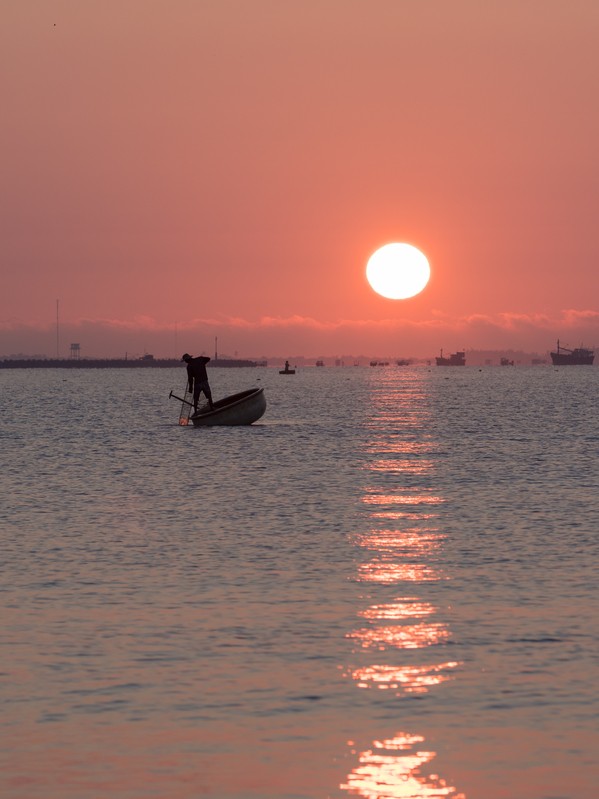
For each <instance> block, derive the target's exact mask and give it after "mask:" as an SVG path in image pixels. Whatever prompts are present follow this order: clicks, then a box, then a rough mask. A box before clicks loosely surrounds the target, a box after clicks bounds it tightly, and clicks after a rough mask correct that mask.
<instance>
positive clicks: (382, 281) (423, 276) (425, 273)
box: [366, 243, 431, 300]
mask: <svg viewBox="0 0 599 799" xmlns="http://www.w3.org/2000/svg"><path fill="white" fill-rule="evenodd" d="M430 276H431V268H430V266H429V263H428V261H427V259H426V256H425V255H424V253H422V252H420V250H418V249H417V248H416V247H412V245H411V244H399V243H394V244H385V246H384V247H380V248H379V249H378V250H377V251H376V252H375V253H373V254H372V255H371V256H370V258H369V260H368V264H367V265H366V277H367V279H368V282H369V283H370V285H371V286H372V288H373V289H374V290H375V291H376V292H377V294H380V295H381V296H383V297H388V298H389V299H390V300H405V299H407V298H408V297H414V296H415V295H416V294H419V293H420V292H421V291H422V289H423V288H424V287H425V286H426V284H427V283H428V281H429V278H430Z"/></svg>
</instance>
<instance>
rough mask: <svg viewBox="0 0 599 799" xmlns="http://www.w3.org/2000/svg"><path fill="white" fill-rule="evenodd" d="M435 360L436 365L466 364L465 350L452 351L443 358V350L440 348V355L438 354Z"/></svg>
mask: <svg viewBox="0 0 599 799" xmlns="http://www.w3.org/2000/svg"><path fill="white" fill-rule="evenodd" d="M435 360H436V361H437V366H466V352H465V351H464V350H462V351H461V352H454V353H453V355H450V356H449V358H445V357H443V350H441V355H438V356H437V357H436V358H435Z"/></svg>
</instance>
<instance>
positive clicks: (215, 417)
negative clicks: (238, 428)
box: [191, 388, 266, 427]
mask: <svg viewBox="0 0 599 799" xmlns="http://www.w3.org/2000/svg"><path fill="white" fill-rule="evenodd" d="M265 410H266V397H265V396H264V389H263V388H250V389H248V390H247V391H241V392H239V394H231V396H230V397H225V398H224V399H221V400H216V402H215V403H214V405H213V407H212V408H208V407H206V408H202V409H201V410H199V411H198V412H197V413H194V414H193V415H192V417H191V421H192V422H193V424H194V425H195V427H207V426H209V425H237V424H252V423H253V422H256V421H257V420H258V419H259V418H260V417H261V416H263V415H264V411H265Z"/></svg>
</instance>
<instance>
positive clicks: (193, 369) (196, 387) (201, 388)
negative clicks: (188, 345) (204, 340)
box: [181, 352, 214, 413]
mask: <svg viewBox="0 0 599 799" xmlns="http://www.w3.org/2000/svg"><path fill="white" fill-rule="evenodd" d="M181 360H182V361H185V363H186V364H187V382H188V383H189V391H190V392H192V391H193V408H194V411H195V413H197V412H198V400H199V399H200V394H201V393H202V392H203V393H204V396H205V397H206V399H207V400H208V404H209V405H210V410H212V408H214V405H213V404H212V392H211V391H210V385H209V383H208V375H207V374H206V364H207V363H208V361H209V360H210V358H207V357H206V356H205V355H200V356H198V357H197V358H192V357H191V355H190V354H189V353H188V352H186V353H185V355H184V356H183V357H182V358H181Z"/></svg>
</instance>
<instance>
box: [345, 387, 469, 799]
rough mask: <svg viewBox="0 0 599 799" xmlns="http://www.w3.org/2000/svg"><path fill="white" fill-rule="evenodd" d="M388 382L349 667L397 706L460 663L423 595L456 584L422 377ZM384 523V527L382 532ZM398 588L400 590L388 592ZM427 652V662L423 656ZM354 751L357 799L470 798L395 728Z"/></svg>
mask: <svg viewBox="0 0 599 799" xmlns="http://www.w3.org/2000/svg"><path fill="white" fill-rule="evenodd" d="M386 379H387V381H388V383H387V384H384V386H383V388H382V390H380V391H379V393H378V394H376V395H375V396H374V402H375V408H377V412H376V413H375V416H374V418H373V419H372V421H371V424H370V426H371V427H372V429H373V437H372V439H371V442H370V444H369V446H368V447H367V453H368V454H369V455H371V456H372V457H371V459H370V460H369V461H367V463H366V465H365V471H366V473H367V474H368V475H369V482H368V484H367V485H366V487H365V488H364V493H363V496H362V502H363V505H364V507H365V509H367V511H368V518H369V521H370V524H369V525H368V526H369V528H370V529H368V530H367V531H366V532H359V533H356V534H355V535H354V536H353V541H354V544H355V545H356V547H357V549H358V551H359V552H361V553H362V555H366V556H367V559H366V560H363V561H362V562H360V563H358V565H357V568H356V574H355V579H356V581H358V582H360V583H363V584H364V586H365V588H366V587H368V589H367V590H368V599H369V600H370V604H369V605H368V606H367V607H365V608H364V609H362V610H359V611H358V614H357V615H358V617H359V619H360V620H361V624H360V625H358V626H356V628H355V629H353V630H351V631H349V632H347V633H346V637H347V638H348V639H349V640H351V641H352V642H353V647H354V648H353V655H354V657H355V659H356V661H357V663H356V664H355V665H353V666H351V667H347V668H345V670H344V674H345V676H346V677H348V678H350V679H351V680H352V681H353V682H354V684H355V685H356V687H357V688H358V689H367V690H368V689H374V690H376V691H387V692H388V693H389V694H390V695H391V696H393V697H395V700H394V701H401V698H402V697H405V696H409V695H414V694H421V695H422V694H427V693H428V692H429V691H430V690H431V689H433V688H436V687H437V686H440V685H442V684H443V683H445V682H447V681H448V680H450V679H451V678H452V677H453V675H454V672H455V670H456V669H457V668H458V667H459V666H460V665H461V664H460V663H459V661H456V660H453V659H450V658H448V657H446V656H445V657H441V658H435V654H437V655H438V653H439V652H441V653H445V652H446V650H445V647H446V646H447V645H448V644H449V643H450V641H451V633H450V631H449V629H448V627H447V625H446V624H445V623H444V622H443V620H442V619H440V618H437V617H438V616H439V615H440V612H441V609H440V608H438V607H436V606H435V605H433V603H432V602H431V601H430V597H426V598H422V597H421V596H418V594H419V593H420V592H419V590H418V589H419V587H422V589H423V590H424V588H425V586H426V585H430V584H431V583H434V582H439V581H441V580H446V579H448V575H446V574H444V573H443V572H442V570H441V569H440V567H439V564H438V560H435V561H434V562H433V559H435V558H436V557H437V556H438V553H439V550H440V549H441V548H442V546H443V543H444V541H445V538H446V536H445V534H444V533H442V532H441V531H440V530H439V528H438V527H437V526H435V525H436V523H437V520H438V519H439V518H440V510H441V509H442V506H443V504H444V503H445V501H446V498H445V497H443V496H440V495H439V493H438V491H436V490H435V487H434V473H435V461H434V442H433V441H432V438H431V436H430V435H429V434H428V433H427V431H426V427H427V418H426V411H425V410H423V409H425V408H426V402H425V401H424V400H425V399H426V398H425V396H424V388H423V385H422V383H421V382H420V381H421V376H419V375H418V374H417V373H416V372H412V377H406V373H403V375H402V377H401V378H399V377H398V378H395V380H396V381H398V385H395V384H394V378H393V377H390V378H386ZM410 381H411V382H410ZM402 436H405V438H403V439H402ZM415 439H417V440H415ZM423 456H426V457H423ZM381 523H382V524H384V525H385V526H384V528H383V529H379V525H380V524H381ZM408 583H409V584H410V588H409V594H407V592H406V587H407V586H406V584H408ZM395 586H396V587H397V588H398V589H399V590H398V592H397V594H396V595H395V596H389V593H390V592H392V591H393V589H394V587H395ZM402 589H403V590H402ZM375 594H380V596H377V595H375ZM373 652H376V653H378V654H377V656H376V657H377V660H378V658H379V656H382V655H383V654H384V657H381V660H383V663H366V664H364V663H363V662H360V661H363V660H364V658H365V657H367V656H368V653H373ZM419 652H421V653H422V657H421V658H420V662H418V661H415V660H414V658H415V657H417V653H419ZM424 653H427V654H426V656H425V654H424ZM408 658H409V660H408ZM431 659H434V660H435V661H437V662H430V661H431ZM384 661H388V662H384ZM402 661H403V662H402ZM423 661H424V662H423ZM400 707H401V706H400ZM349 744H350V745H351V746H353V744H352V742H349ZM352 754H353V755H354V756H357V758H358V764H357V765H356V766H355V767H354V768H353V769H352V770H351V771H350V773H349V774H348V776H347V778H346V781H345V782H344V783H342V784H341V785H340V789H341V790H343V791H345V792H347V793H350V794H352V795H354V796H361V797H364V799H435V798H436V799H441V797H451V798H452V799H466V797H465V795H464V794H462V793H458V792H457V789H456V788H455V787H453V786H451V785H449V784H448V783H447V782H446V781H445V780H444V779H442V778H441V777H439V776H438V775H437V774H434V773H432V772H431V771H430V764H431V762H432V760H433V759H434V758H435V756H436V753H435V752H433V751H431V750H430V747H425V746H424V738H423V737H422V736H420V735H413V734H409V733H406V732H396V733H395V734H394V735H393V736H392V737H388V738H384V739H382V740H376V741H374V742H373V743H372V745H371V746H370V748H368V749H366V750H365V751H362V752H359V753H358V752H356V751H355V750H352Z"/></svg>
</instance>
